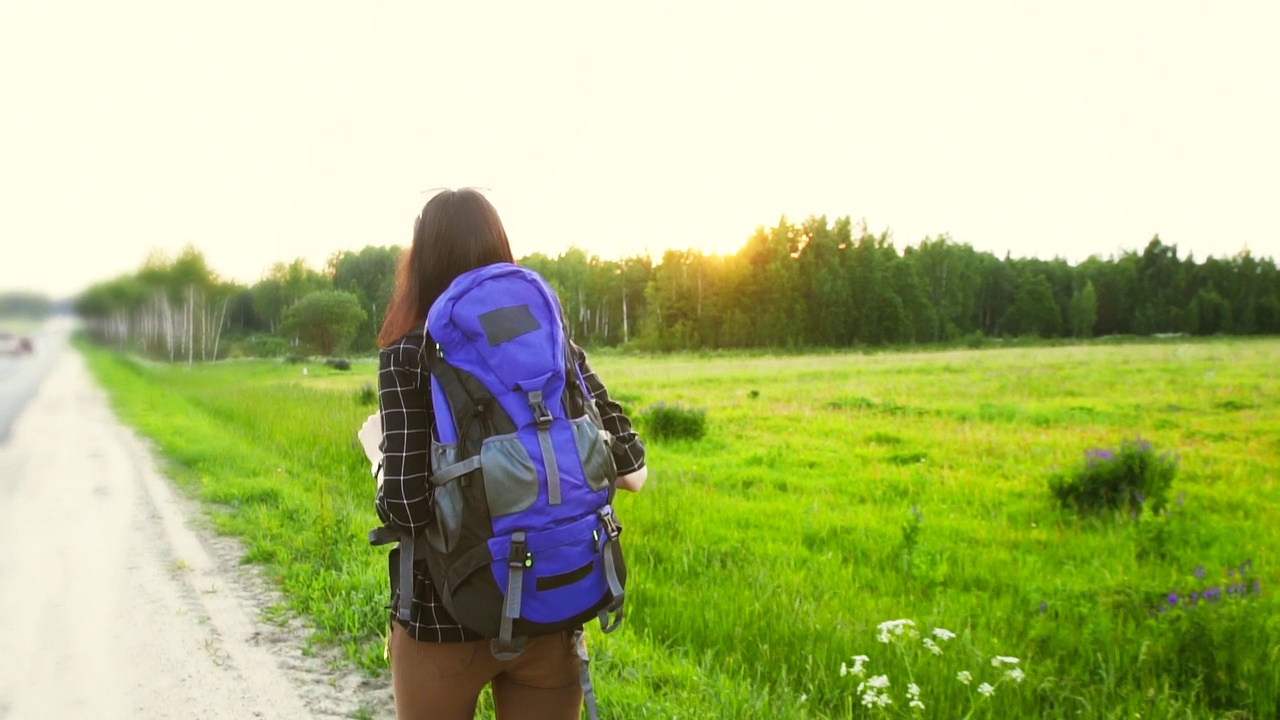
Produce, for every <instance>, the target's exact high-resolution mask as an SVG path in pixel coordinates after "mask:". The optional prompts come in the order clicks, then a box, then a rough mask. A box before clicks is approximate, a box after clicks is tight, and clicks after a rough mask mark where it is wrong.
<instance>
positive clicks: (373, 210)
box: [0, 0, 1280, 295]
mask: <svg viewBox="0 0 1280 720" xmlns="http://www.w3.org/2000/svg"><path fill="white" fill-rule="evenodd" d="M1277 27H1280V3H1277V2H1275V1H1274V0H1234V1H1233V2H1230V3H1211V2H1181V1H1179V0H1143V1H1138V0H1133V1H1129V2H1114V1H1113V0H1088V1H1086V2H1071V3H1028V2H1023V1H1021V0H1009V1H1007V2H1000V1H995V0H982V1H981V2H978V1H974V2H953V1H951V0H936V1H934V2H881V1H878V0H877V1H874V2H872V1H866V0H849V1H845V2H840V1H835V0H833V1H831V2H820V3H814V2H795V1H793V0H785V1H779V2H775V3H758V2H719V3H711V2H702V1H695V0H676V1H674V2H646V3H635V2H632V3H626V4H623V3H610V2H601V0H590V1H584V2H527V0H519V1H517V2H503V3H480V2H474V3H472V2H456V3H443V2H422V1H421V0H412V1H409V2H379V3H374V2H348V3H327V2H316V1H315V0H298V1H296V2H295V1H292V0H291V1H289V2H284V1H281V0H252V1H250V0H220V1H218V2H214V1H213V0H206V1H203V2H182V1H178V0H155V1H144V0H128V1H124V0H121V1H116V2H99V1H98V0H80V1H75V2H72V1H69V0H62V1H57V0H55V1H44V0H3V1H2V2H0V103H2V105H0V288H15V287H21V288H30V289H40V290H45V291H47V292H50V293H51V294H55V295H60V294H65V293H70V292H73V291H76V290H78V289H80V288H82V287H84V286H85V285H87V284H88V283H89V282H92V281H95V280H99V279H106V278H109V277H112V276H114V275H117V274H120V273H124V272H130V271H132V270H134V269H136V268H137V267H138V266H139V265H140V264H141V262H142V261H143V260H144V259H145V257H146V256H147V253H148V251H149V250H150V249H152V248H160V249H163V250H166V251H168V252H171V253H176V252H177V251H178V250H179V249H180V248H181V247H182V246H183V245H184V244H186V243H194V244H195V245H196V246H197V247H199V248H200V249H202V250H203V251H204V252H205V254H206V257H207V258H208V260H209V262H210V264H211V265H212V266H213V268H214V269H215V270H216V271H218V272H220V273H221V274H222V275H223V276H224V277H230V278H234V279H237V280H240V281H243V282H252V281H254V280H256V279H257V278H258V277H260V276H261V274H262V272H263V271H264V270H265V269H266V268H267V267H268V266H269V265H270V264H271V263H273V262H276V261H282V260H284V261H287V260H290V259H292V258H295V257H305V258H307V259H308V260H309V261H310V262H312V264H313V265H315V266H317V267H318V266H320V265H321V264H322V263H323V261H324V259H325V258H326V257H328V256H329V255H330V254H332V253H333V252H335V251H338V250H341V249H359V248H360V247H363V246H364V245H368V244H377V245H388V244H405V243H407V242H408V241H409V239H410V233H411V230H412V224H413V219H414V216H415V215H416V214H417V211H418V209H419V208H420V207H421V205H422V203H423V202H424V201H425V197H426V196H424V195H423V194H422V191H424V190H428V189H430V188H436V187H440V186H462V185H479V186H484V187H487V188H491V189H492V192H491V193H490V198H491V199H492V200H493V202H494V204H495V205H496V206H497V208H498V210H499V212H500V213H501V214H502V216H503V219H504V221H505V223H506V225H507V230H508V233H509V234H510V236H511V238H512V243H513V246H514V249H515V251H516V253H517V255H522V254H526V253H529V252H533V251H542V252H546V253H549V254H553V255H554V254H557V253H559V252H561V251H563V250H564V249H565V248H566V247H568V246H569V245H571V244H576V245H578V246H580V247H584V248H586V249H587V250H588V251H589V252H592V253H595V254H598V255H601V256H603V257H616V256H619V255H623V254H632V253H635V252H640V251H644V250H646V249H647V250H648V251H649V252H651V253H652V254H653V255H654V256H655V259H656V258H657V257H659V256H660V255H661V253H662V251H663V250H664V249H666V248H668V247H678V248H685V247H698V248H702V249H704V250H707V251H712V252H732V251H735V250H736V249H738V248H739V247H740V246H741V245H742V243H743V242H744V240H745V239H746V237H747V236H748V235H749V234H750V233H751V232H752V231H753V229H754V228H755V227H756V226H758V225H766V226H768V225H772V224H774V223H775V222H776V221H777V220H778V218H779V217H780V216H781V215H782V214H784V213H785V214H787V215H788V216H789V217H791V218H792V219H795V220H799V219H802V218H803V217H805V216H807V215H809V214H826V215H828V217H832V218H834V217H835V216H839V215H852V216H853V217H854V218H855V219H857V218H865V219H866V221H867V224H868V226H869V228H870V229H871V230H872V231H873V232H879V231H882V230H884V229H886V228H887V229H890V230H891V232H892V234H893V236H894V238H895V239H896V241H897V243H898V245H899V246H900V247H901V246H903V245H906V244H914V243H917V242H919V241H920V240H921V239H922V238H923V237H925V236H927V235H936V234H939V233H944V232H945V233H950V235H951V236H952V237H953V238H954V239H956V240H958V241H962V242H968V243H970V244H972V245H973V246H975V247H977V248H979V249H983V250H990V251H993V252H996V253H999V254H1001V255H1003V253H1004V252H1005V251H1006V250H1009V251H1012V252H1013V254H1014V255H1017V256H1030V255H1038V256H1041V257H1052V256H1055V255H1059V256H1063V257H1066V258H1068V259H1070V260H1072V261H1077V260H1080V259H1083V258H1085V257H1087V256H1088V255H1090V254H1094V253H1097V254H1102V255H1109V254H1112V253H1114V252H1116V251H1118V250H1120V249H1130V248H1134V249H1140V248H1141V247H1142V246H1143V245H1145V244H1146V242H1147V240H1149V239H1150V238H1151V236H1152V234H1154V233H1157V232H1158V233H1160V235H1161V237H1162V239H1164V240H1165V241H1166V242H1170V243H1176V244H1177V245H1178V246H1179V248H1180V249H1182V250H1183V251H1186V250H1192V251H1194V252H1195V254H1196V256H1197V257H1200V258H1203V257H1204V256H1206V255H1208V254H1214V255H1233V254H1235V253H1236V252H1238V251H1239V250H1240V249H1242V248H1243V247H1245V246H1246V245H1247V246H1248V247H1249V248H1251V249H1252V251H1253V252H1254V253H1255V254H1256V255H1263V256H1271V257H1280V229H1278V227H1277V223H1276V220H1275V211H1276V210H1277V208H1278V207H1280V132H1278V131H1277V128H1280V80H1278V79H1277V77H1278V76H1277V73H1278V72H1280V43H1277V42H1275V38H1274V32H1275V29H1276V28H1277Z"/></svg>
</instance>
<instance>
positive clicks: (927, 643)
mask: <svg viewBox="0 0 1280 720" xmlns="http://www.w3.org/2000/svg"><path fill="white" fill-rule="evenodd" d="M924 647H925V649H926V650H928V651H929V652H931V653H933V654H934V655H941V654H942V648H940V647H938V643H936V642H934V641H933V639H932V638H925V639H924Z"/></svg>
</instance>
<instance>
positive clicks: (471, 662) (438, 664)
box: [388, 622, 582, 720]
mask: <svg viewBox="0 0 1280 720" xmlns="http://www.w3.org/2000/svg"><path fill="white" fill-rule="evenodd" d="M391 628H392V630H391V638H390V640H389V643H388V646H389V653H390V658H391V684H392V690H393V692H394V693H395V700H396V718H397V719H398V720H472V718H473V717H475V712H476V701H477V700H478V699H479V697H480V691H481V690H483V689H484V686H485V685H488V684H489V683H493V702H494V705H495V709H496V710H497V715H498V718H499V720H578V718H579V716H580V714H581V709H582V687H581V685H580V682H579V678H578V673H579V668H580V667H581V660H580V659H579V656H578V647H577V642H578V641H577V640H576V639H575V633H572V632H567V633H559V634H557V635H544V636H541V637H534V638H529V641H528V645H527V646H526V647H525V650H524V652H523V653H521V654H520V656H519V657H517V658H515V659H514V660H507V661H502V660H498V659H497V658H495V657H494V656H493V653H492V652H491V651H490V650H489V641H487V640H485V641H481V642H465V643H433V642H419V641H417V640H414V639H413V638H411V637H409V634H408V633H407V632H405V629H404V628H403V627H401V626H400V623H396V622H393V623H391Z"/></svg>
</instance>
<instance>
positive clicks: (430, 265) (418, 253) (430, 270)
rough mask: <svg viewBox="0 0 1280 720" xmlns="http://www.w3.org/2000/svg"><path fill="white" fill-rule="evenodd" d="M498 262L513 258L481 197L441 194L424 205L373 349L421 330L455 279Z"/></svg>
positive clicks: (461, 192) (504, 235)
mask: <svg viewBox="0 0 1280 720" xmlns="http://www.w3.org/2000/svg"><path fill="white" fill-rule="evenodd" d="M500 262H515V258H513V257H512V256H511V244H510V243H509V242H507V231H506V230H505V229H503V227H502V220H501V219H500V218H499V217H498V211H497V210H495V209H494V208H493V205H492V204H491V203H490V202H489V200H488V198H486V197H485V196H484V195H482V194H481V193H480V191H478V190H474V189H471V188H463V189H461V190H444V191H442V192H440V193H439V194H437V195H436V196H435V197H433V198H431V199H430V200H428V201H427V204H426V205H425V206H424V207H423V208H422V213H421V214H420V215H418V219H417V221H416V222H415V224H414V226H413V246H412V247H410V248H409V250H408V251H406V252H404V253H401V255H400V265H399V268H398V269H397V270H396V289H395V292H394V293H393V294H392V297H391V303H390V305H388V307H387V315H386V317H385V318H384V319H383V322H382V330H381V331H380V332H379V333H378V347H386V346H388V345H390V344H391V343H393V342H395V341H396V340H397V339H399V338H400V337H401V336H402V335H404V334H405V333H407V332H409V330H411V329H413V327H414V326H416V325H419V324H421V323H422V322H423V320H425V319H426V317H427V310H429V309H430V308H431V304H432V303H434V302H435V301H436V298H438V297H440V295H441V294H442V293H444V291H445V289H446V288H448V287H449V283H451V282H453V279H454V278H456V277H458V276H459V275H461V274H462V273H464V272H467V271H468V270H474V269H475V268H478V267H484V266H485V265H492V264H494V263H500Z"/></svg>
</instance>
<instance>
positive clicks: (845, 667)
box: [840, 663, 849, 677]
mask: <svg viewBox="0 0 1280 720" xmlns="http://www.w3.org/2000/svg"><path fill="white" fill-rule="evenodd" d="M848 674H849V666H848V665H845V664H844V663H840V677H844V676H845V675H848Z"/></svg>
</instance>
